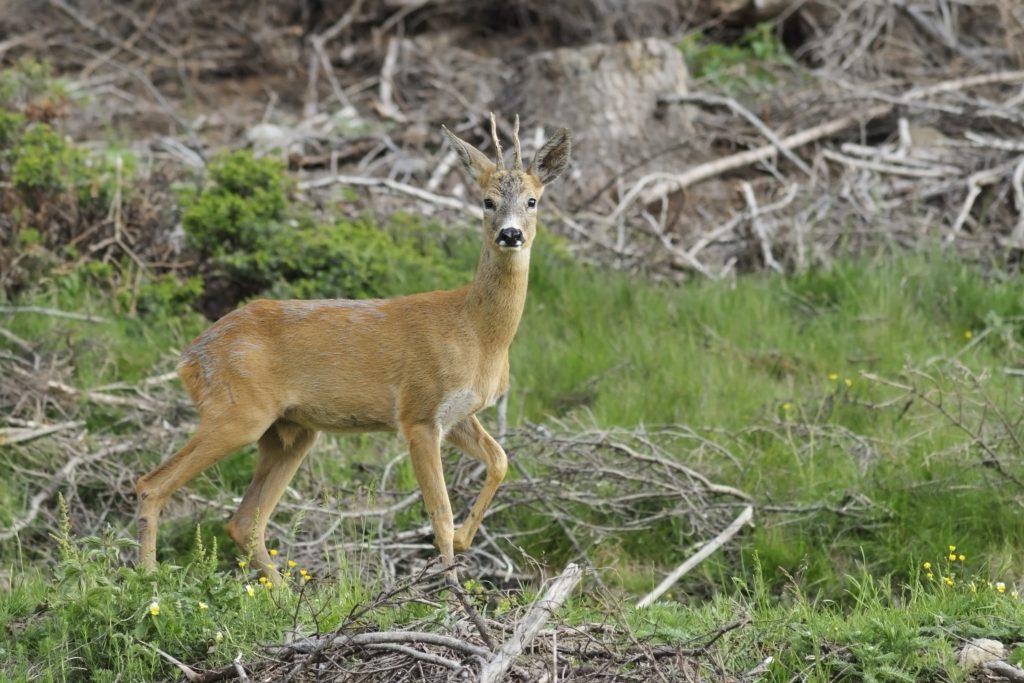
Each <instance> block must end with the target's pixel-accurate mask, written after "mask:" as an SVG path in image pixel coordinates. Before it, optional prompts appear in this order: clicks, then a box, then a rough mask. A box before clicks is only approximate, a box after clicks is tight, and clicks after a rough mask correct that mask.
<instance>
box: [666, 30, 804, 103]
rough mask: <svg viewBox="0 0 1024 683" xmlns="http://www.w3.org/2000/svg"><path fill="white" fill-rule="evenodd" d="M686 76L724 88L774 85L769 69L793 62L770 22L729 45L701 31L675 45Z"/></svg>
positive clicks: (773, 77) (772, 75) (773, 78)
mask: <svg viewBox="0 0 1024 683" xmlns="http://www.w3.org/2000/svg"><path fill="white" fill-rule="evenodd" d="M679 49H680V50H681V51H682V53H683V57H684V58H685V59H686V64H687V66H688V67H689V69H690V74H691V75H692V76H693V77H694V78H696V79H707V80H709V81H711V82H712V83H714V84H715V85H718V86H720V87H723V88H725V89H727V90H728V89H733V88H735V87H737V86H741V85H770V84H773V83H775V80H776V79H775V75H774V74H773V73H772V70H771V67H773V66H779V65H791V64H792V63H793V60H792V59H791V58H790V56H789V54H788V53H787V52H786V47H785V46H784V45H783V44H782V41H781V40H779V38H778V36H777V35H776V33H775V28H774V26H772V24H770V23H762V24H758V25H757V26H756V27H755V28H754V29H753V30H751V31H750V32H749V33H747V34H745V35H744V36H743V37H741V38H740V39H739V40H738V41H736V42H735V43H732V44H726V43H718V42H714V41H711V40H709V39H708V38H707V36H705V35H704V34H703V33H701V32H699V31H698V32H696V33H691V34H689V35H687V36H685V37H684V38H683V40H682V41H681V42H680V43H679Z"/></svg>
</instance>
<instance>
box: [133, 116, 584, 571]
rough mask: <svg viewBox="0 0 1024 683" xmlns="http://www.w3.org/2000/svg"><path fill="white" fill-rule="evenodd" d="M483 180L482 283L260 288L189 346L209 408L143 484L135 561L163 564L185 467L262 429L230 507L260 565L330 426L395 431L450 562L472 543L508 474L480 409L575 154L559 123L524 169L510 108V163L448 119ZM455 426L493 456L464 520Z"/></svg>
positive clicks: (191, 368) (493, 390)
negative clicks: (307, 297)
mask: <svg viewBox="0 0 1024 683" xmlns="http://www.w3.org/2000/svg"><path fill="white" fill-rule="evenodd" d="M442 130H443V132H444V134H445V137H447V139H448V142H449V144H450V145H451V146H452V148H453V149H454V150H455V152H456V154H457V155H458V157H459V160H460V161H461V164H462V167H463V169H464V170H465V172H466V174H467V175H468V176H469V178H470V179H471V180H472V181H473V182H474V183H476V184H477V185H478V186H479V188H480V191H481V193H482V195H483V208H484V218H483V245H482V247H481V249H480V261H479V265H478V267H477V271H476V275H475V276H474V278H473V281H472V283H470V284H469V285H467V286H465V287H462V288H461V289H455V290H451V291H437V292H424V293H420V294H412V295H410V296H403V297H398V298H394V299H385V300H362V301H353V300H345V299H326V300H319V301H270V300H260V301H254V302H252V303H250V304H248V305H246V306H243V307H242V308H239V309H237V310H235V311H233V312H232V313H229V314H228V315H226V316H224V317H223V318H221V319H220V320H218V321H217V322H216V323H214V324H213V325H212V326H211V327H210V328H209V329H207V330H206V332H204V333H203V334H202V335H200V336H199V337H198V338H197V339H196V340H195V341H194V342H193V343H192V344H191V345H190V346H189V347H188V348H187V349H186V350H185V352H184V353H183V354H182V356H181V361H180V362H179V364H178V375H179V376H180V377H181V380H182V382H183V383H184V385H185V387H186V388H187V389H188V392H189V394H190V395H191V397H192V401H193V402H194V403H195V406H196V409H197V410H198V412H199V427H198V429H197V431H196V433H195V435H194V436H193V437H192V438H191V439H190V440H189V442H188V443H187V444H185V446H184V448H182V449H181V450H180V451H178V452H177V453H176V454H175V455H174V456H173V457H171V458H169V459H168V460H167V461H165V462H163V463H162V464H160V465H159V466H157V467H156V468H155V469H154V470H153V471H151V472H150V473H149V474H147V475H145V476H143V477H142V478H140V479H139V480H138V482H137V484H136V491H137V492H138V498H139V513H138V532H139V544H140V550H139V554H140V561H141V564H142V565H143V566H144V567H146V568H152V567H155V566H156V533H157V524H158V521H159V516H160V511H161V509H162V508H163V506H164V504H165V503H166V502H167V499H168V498H169V497H170V496H171V494H172V493H174V491H175V490H177V489H178V488H179V487H181V486H182V485H184V484H185V483H186V482H188V481H189V480H190V479H192V478H193V477H195V476H196V475H197V474H199V473H200V472H202V471H203V470H205V469H206V468H208V467H210V466H211V465H213V464H214V463H215V462H217V461H218V460H220V459H221V458H223V457H224V456H226V455H228V454H229V453H231V452H232V451H235V450H237V449H239V448H241V447H243V446H246V445H248V444H251V443H253V442H258V444H259V458H258V460H257V461H256V467H255V472H254V474H253V480H252V484H250V486H249V489H248V491H246V493H245V496H244V497H243V498H242V503H241V505H240V506H239V508H238V511H237V512H235V514H234V516H233V517H232V518H231V520H230V522H229V523H228V530H229V532H230V534H231V537H232V538H233V539H234V540H235V542H236V543H237V544H238V545H239V546H240V547H241V548H242V550H243V551H244V552H251V553H252V561H253V565H254V566H255V567H256V568H257V569H259V570H260V571H261V572H262V573H263V574H264V575H265V576H268V577H273V578H276V577H277V572H276V570H275V568H274V565H273V563H272V561H271V558H270V554H269V553H268V552H267V548H266V541H265V530H266V527H267V521H268V520H269V518H270V515H271V513H273V511H274V507H275V506H276V505H277V502H278V500H279V499H280V497H281V494H282V493H283V492H284V489H285V487H286V486H287V485H288V482H289V481H291V479H292V476H293V475H294V474H295V472H296V470H297V469H298V467H299V464H300V463H301V462H302V460H303V457H304V456H305V455H306V452H307V451H308V450H309V448H310V447H311V446H312V445H313V442H314V441H316V439H317V436H318V435H319V433H320V431H322V430H326V431H331V432H365V431H398V432H400V433H401V434H402V436H403V437H404V438H405V439H406V441H407V442H408V446H409V454H410V456H411V457H412V466H413V470H414V472H415V474H416V481H417V483H418V484H419V488H420V491H421V492H422V495H423V502H424V505H425V507H426V511H427V513H428V514H429V515H430V521H431V525H432V527H433V531H434V544H435V545H436V546H437V548H438V550H439V551H440V553H441V556H442V558H443V559H444V562H445V564H446V566H447V567H449V568H451V567H452V565H453V562H454V554H455V553H456V552H463V551H465V550H467V549H468V548H469V545H470V543H471V542H472V540H473V536H474V534H475V533H476V531H477V528H478V527H479V526H480V522H481V520H482V519H483V517H484V512H485V511H486V510H487V506H488V505H490V502H491V499H492V498H493V497H494V493H495V491H496V489H497V488H498V485H499V484H500V483H501V481H502V479H504V477H505V471H506V469H507V461H506V457H505V452H504V451H503V450H502V448H501V446H500V445H498V443H497V442H496V441H495V440H494V439H493V438H492V437H491V436H490V435H489V434H488V433H487V432H486V431H484V428H483V427H482V426H481V425H480V422H479V420H477V418H476V415H475V413H477V412H478V411H480V410H482V409H483V408H485V407H487V406H490V405H492V404H493V403H494V401H495V400H496V399H497V398H498V397H499V396H501V395H502V394H503V393H504V392H505V390H506V389H507V387H508V373H509V366H508V349H509V345H510V344H511V343H512V339H513V337H515V334H516V329H517V328H518V326H519V320H520V318H521V317H522V313H523V305H524V303H525V301H526V286H527V277H528V274H529V265H530V248H531V247H532V246H533V239H534V235H535V234H536V229H537V212H536V211H537V203H538V202H539V201H540V198H541V195H542V194H543V193H544V186H545V185H547V184H548V183H550V182H551V181H553V180H554V179H555V178H557V177H558V176H559V175H560V174H561V173H562V172H563V171H564V170H565V169H566V167H567V166H568V164H569V154H570V147H571V141H570V134H569V131H568V129H565V128H562V129H560V130H559V131H558V132H556V133H555V135H554V136H553V137H552V138H551V139H550V140H549V141H548V142H547V143H545V144H544V146H543V147H541V149H540V150H539V151H538V152H537V154H536V157H535V158H534V160H533V162H532V163H531V164H530V166H529V167H528V168H526V169H524V168H523V164H522V153H521V150H520V143H519V134H518V133H519V118H518V117H516V123H515V132H514V135H513V141H514V145H515V165H514V166H513V167H512V169H510V170H509V169H506V168H505V164H504V161H503V160H502V153H501V145H500V143H499V142H498V135H497V129H496V127H495V124H494V116H493V114H492V116H491V135H492V137H493V142H494V147H495V152H496V154H497V159H496V163H492V162H491V161H489V160H488V159H487V157H486V156H484V154H483V153H482V152H480V151H479V150H478V149H476V148H475V147H473V146H471V145H470V144H468V143H466V142H464V141H463V140H460V139H459V138H458V137H456V136H455V135H454V134H453V133H452V132H451V131H449V130H448V129H447V128H445V127H443V126H442ZM445 440H447V442H448V443H450V444H452V445H453V446H455V447H456V448H458V449H459V450H460V451H462V452H463V453H465V454H466V455H468V456H470V457H472V458H476V459H477V460H481V461H482V462H484V463H485V464H486V466H487V478H486V481H485V482H484V485H483V488H482V490H481V491H480V494H479V496H478V497H477V499H476V501H475V502H474V503H473V506H472V508H471V509H470V511H469V514H468V516H467V517H466V520H465V521H464V522H463V524H462V525H461V526H460V527H459V528H458V529H455V528H454V525H453V519H452V509H451V503H450V502H449V500H448V491H447V489H446V488H445V481H444V472H443V471H442V468H441V442H442V441H445Z"/></svg>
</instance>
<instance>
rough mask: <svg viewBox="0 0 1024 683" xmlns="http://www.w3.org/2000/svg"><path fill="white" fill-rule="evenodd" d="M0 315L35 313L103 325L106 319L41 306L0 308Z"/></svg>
mask: <svg viewBox="0 0 1024 683" xmlns="http://www.w3.org/2000/svg"><path fill="white" fill-rule="evenodd" d="M0 313H13V314H15V315H17V314H19V313H35V314H37V315H48V316H50V317H52V318H67V319H68V320H81V321H82V322H87V323H105V322H107V319H106V318H101V317H100V316H98V315H86V314H85V313H72V312H71V311H61V310H59V309H56V308H44V307H43V306H0Z"/></svg>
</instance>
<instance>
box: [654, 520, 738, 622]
mask: <svg viewBox="0 0 1024 683" xmlns="http://www.w3.org/2000/svg"><path fill="white" fill-rule="evenodd" d="M753 517H754V508H753V507H752V506H750V505H748V506H746V507H745V508H743V512H741V513H740V514H739V516H738V517H736V519H734V520H733V522H732V524H730V525H729V526H728V527H726V528H725V530H723V531H722V533H720V534H718V535H717V536H715V537H714V538H713V539H711V540H710V541H709V542H708V543H707V544H706V545H705V546H704V547H703V548H701V549H700V550H699V551H698V552H697V554H695V555H693V556H692V557H690V558H689V559H687V560H686V562H683V563H682V564H681V565H679V566H678V567H677V568H676V569H675V570H674V571H673V572H672V573H671V574H669V575H668V576H666V577H665V579H664V580H663V581H662V582H661V583H659V584H658V587H657V588H655V589H654V590H653V591H651V592H650V593H648V594H647V595H645V596H644V597H643V598H642V599H641V600H640V602H638V603H636V606H637V609H639V608H641V607H649V606H650V605H651V604H652V603H653V602H654V601H655V600H657V599H658V598H660V597H661V596H662V595H664V593H665V591H667V590H668V589H669V588H671V587H672V586H673V585H674V584H675V582H676V581H678V580H679V579H681V578H682V577H683V576H684V575H685V574H686V573H687V572H689V571H690V570H691V569H693V568H694V567H696V566H697V565H698V564H700V563H701V562H703V561H704V560H706V559H707V558H708V557H710V556H711V554H712V553H714V552H715V551H716V550H718V549H719V548H721V547H722V546H723V545H725V543H726V542H727V541H728V540H729V539H730V538H732V537H733V536H735V535H736V534H737V533H739V530H740V529H742V528H743V527H744V526H746V525H747V524H748V523H749V522H750V520H751V519H753Z"/></svg>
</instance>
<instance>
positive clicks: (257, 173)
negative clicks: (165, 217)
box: [181, 151, 290, 257]
mask: <svg viewBox="0 0 1024 683" xmlns="http://www.w3.org/2000/svg"><path fill="white" fill-rule="evenodd" d="M289 186H290V182H289V180H288V177H287V175H286V173H285V169H284V167H283V166H282V164H281V163H280V162H278V161H276V160H274V159H270V158H267V159H255V158H253V156H252V154H251V153H250V152H246V151H241V152H233V153H230V154H226V155H224V156H221V157H219V158H218V159H215V160H214V161H213V163H211V164H210V175H209V181H208V184H207V186H206V187H204V188H202V189H201V190H200V191H198V192H195V193H192V194H185V195H183V196H182V205H183V208H184V212H183V214H182V217H181V220H182V226H183V227H184V229H185V235H186V238H187V240H188V243H189V245H190V246H192V247H193V248H195V249H198V250H199V251H200V252H202V253H203V254H204V255H208V256H215V257H222V256H224V255H225V254H231V253H233V252H235V251H236V250H237V249H249V248H252V247H253V246H256V245H258V244H259V243H260V242H262V241H263V240H264V239H266V237H267V236H268V235H269V234H270V233H271V232H273V231H274V230H276V229H278V228H279V227H280V222H281V221H282V220H283V219H284V216H285V209H286V208H287V206H288V189H289Z"/></svg>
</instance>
